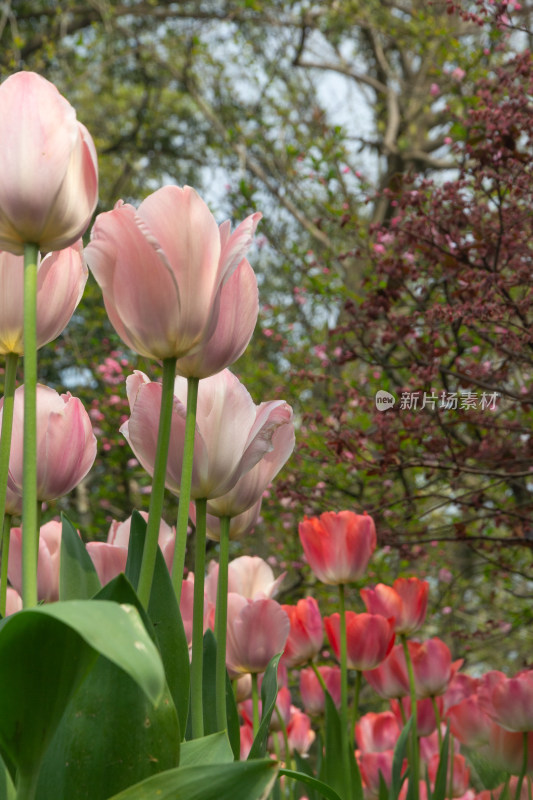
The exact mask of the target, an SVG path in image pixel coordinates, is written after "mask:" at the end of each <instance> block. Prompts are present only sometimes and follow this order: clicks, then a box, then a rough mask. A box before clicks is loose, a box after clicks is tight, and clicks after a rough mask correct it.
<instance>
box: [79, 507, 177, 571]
mask: <svg viewBox="0 0 533 800" xmlns="http://www.w3.org/2000/svg"><path fill="white" fill-rule="evenodd" d="M141 515H142V517H143V518H144V519H145V520H146V521H147V520H148V514H147V513H146V512H145V511H141ZM130 529H131V517H128V519H126V520H125V521H124V522H118V521H117V520H113V522H112V523H111V527H110V528H109V533H108V534H107V541H105V542H88V543H87V545H86V547H87V552H88V553H89V555H90V556H91V558H92V561H93V564H94V566H95V569H96V572H97V574H98V577H99V579H100V583H101V584H102V586H105V584H106V583H109V581H111V580H113V578H115V577H116V576H117V575H119V574H120V573H121V572H125V570H126V562H127V560H128V546H129V541H130ZM175 541H176V530H175V528H171V527H170V525H168V524H167V523H166V522H165V521H164V520H161V524H160V526H159V547H160V548H161V552H162V553H163V557H164V559H165V562H166V565H167V567H168V570H169V572H170V570H171V569H172V560H173V558H174V545H175Z"/></svg>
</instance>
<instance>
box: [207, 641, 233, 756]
mask: <svg viewBox="0 0 533 800" xmlns="http://www.w3.org/2000/svg"><path fill="white" fill-rule="evenodd" d="M216 658H217V643H216V639H215V636H214V634H213V631H212V630H209V629H208V630H206V632H205V634H204V672H203V701H204V732H205V733H206V734H208V733H215V731H218V724H217V714H216V681H215V673H216ZM226 714H227V720H228V731H227V735H228V740H229V742H230V744H231V748H232V751H233V755H234V758H235V760H236V761H238V760H239V756H240V749H241V741H240V727H239V714H238V711H237V705H236V703H235V695H234V694H233V688H232V686H231V682H230V680H229V678H228V677H227V676H226Z"/></svg>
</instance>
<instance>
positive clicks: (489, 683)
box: [479, 670, 533, 732]
mask: <svg viewBox="0 0 533 800" xmlns="http://www.w3.org/2000/svg"><path fill="white" fill-rule="evenodd" d="M479 698H480V705H481V707H482V708H483V710H484V711H485V712H486V713H487V714H488V715H489V716H490V717H491V718H492V719H493V720H494V722H496V723H497V724H498V725H501V726H502V728H505V729H506V730H508V731H522V732H526V731H533V670H526V671H524V672H521V673H519V674H518V675H516V676H515V677H514V678H507V677H506V676H503V677H501V673H492V674H490V675H489V676H485V680H484V682H483V683H482V685H481V687H480V689H479Z"/></svg>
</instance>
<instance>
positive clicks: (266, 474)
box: [207, 403, 294, 535]
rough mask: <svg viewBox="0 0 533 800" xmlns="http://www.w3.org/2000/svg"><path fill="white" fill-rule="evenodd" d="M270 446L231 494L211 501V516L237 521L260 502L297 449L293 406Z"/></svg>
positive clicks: (289, 408) (208, 504)
mask: <svg viewBox="0 0 533 800" xmlns="http://www.w3.org/2000/svg"><path fill="white" fill-rule="evenodd" d="M266 405H267V404H266V403H262V404H261V406H266ZM261 406H260V407H261ZM271 444H272V449H271V450H269V451H268V452H267V453H265V455H264V456H263V457H262V458H261V460H260V461H258V463H257V464H256V465H255V467H252V469H250V470H248V472H245V473H244V475H242V477H240V478H239V480H238V481H237V483H236V484H235V486H234V487H233V488H232V489H230V490H229V492H226V493H225V494H223V495H221V496H220V497H215V498H213V499H211V500H209V501H208V503H207V511H208V514H209V515H214V516H217V517H231V518H232V519H234V518H235V517H239V516H241V515H242V514H243V513H245V511H246V509H249V508H250V506H251V505H254V506H255V505H257V503H258V502H260V501H261V498H262V496H263V493H264V492H265V490H266V489H267V488H268V486H269V484H270V483H271V482H272V481H273V480H274V478H275V477H276V475H277V474H278V472H279V471H280V469H281V468H282V467H283V465H284V464H285V462H286V461H287V459H288V458H289V456H290V455H291V453H292V451H293V450H294V426H293V422H292V409H291V407H290V406H286V407H285V422H284V423H282V424H281V425H280V426H279V427H278V428H277V429H276V430H275V431H274V433H273V435H272V442H271ZM230 535H231V528H230Z"/></svg>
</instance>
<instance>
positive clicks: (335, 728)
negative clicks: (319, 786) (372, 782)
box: [320, 691, 344, 797]
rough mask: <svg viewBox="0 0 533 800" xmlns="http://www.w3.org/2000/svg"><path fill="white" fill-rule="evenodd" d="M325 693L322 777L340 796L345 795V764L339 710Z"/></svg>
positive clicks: (327, 693)
mask: <svg viewBox="0 0 533 800" xmlns="http://www.w3.org/2000/svg"><path fill="white" fill-rule="evenodd" d="M324 695H325V711H326V723H325V725H326V731H325V750H324V760H323V761H322V768H321V771H320V779H321V781H323V783H326V784H327V785H328V786H331V788H332V789H334V791H335V792H337V794H338V795H340V797H343V795H344V766H343V761H342V734H341V719H340V716H339V712H338V711H337V708H336V706H335V703H334V702H333V700H332V698H331V695H330V693H329V692H328V691H326V692H325V693H324Z"/></svg>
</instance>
